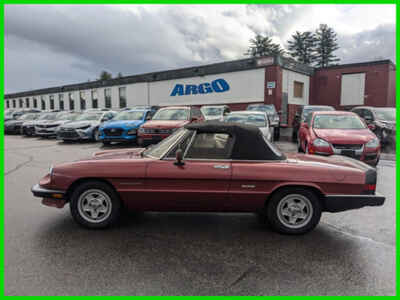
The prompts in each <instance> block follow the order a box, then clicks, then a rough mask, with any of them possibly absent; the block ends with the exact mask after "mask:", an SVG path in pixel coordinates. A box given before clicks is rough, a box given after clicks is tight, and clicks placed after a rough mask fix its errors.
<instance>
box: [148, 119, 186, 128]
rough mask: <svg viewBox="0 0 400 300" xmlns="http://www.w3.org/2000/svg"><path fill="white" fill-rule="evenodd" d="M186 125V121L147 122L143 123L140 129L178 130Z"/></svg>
mask: <svg viewBox="0 0 400 300" xmlns="http://www.w3.org/2000/svg"><path fill="white" fill-rule="evenodd" d="M188 123H189V121H188V120H174V121H168V120H166V121H165V120H153V121H148V122H146V123H144V124H143V125H142V128H163V129H168V128H179V127H182V126H184V125H186V124H188Z"/></svg>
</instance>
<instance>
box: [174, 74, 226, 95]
mask: <svg viewBox="0 0 400 300" xmlns="http://www.w3.org/2000/svg"><path fill="white" fill-rule="evenodd" d="M229 89H230V87H229V84H228V82H226V80H225V79H222V78H219V79H215V80H213V81H211V83H208V82H205V83H201V84H199V85H195V84H186V85H184V84H176V85H175V87H174V88H173V90H172V92H171V95H170V96H184V95H197V94H209V93H223V92H226V91H229Z"/></svg>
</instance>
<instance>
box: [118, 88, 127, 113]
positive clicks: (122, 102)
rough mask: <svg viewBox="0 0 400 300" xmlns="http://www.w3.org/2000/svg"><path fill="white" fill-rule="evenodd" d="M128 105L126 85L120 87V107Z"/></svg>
mask: <svg viewBox="0 0 400 300" xmlns="http://www.w3.org/2000/svg"><path fill="white" fill-rule="evenodd" d="M125 107H126V87H120V88H119V108H125Z"/></svg>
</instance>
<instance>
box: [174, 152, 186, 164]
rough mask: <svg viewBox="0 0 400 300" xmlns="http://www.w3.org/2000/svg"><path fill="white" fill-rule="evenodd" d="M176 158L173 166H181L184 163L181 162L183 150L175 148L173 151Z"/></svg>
mask: <svg viewBox="0 0 400 300" xmlns="http://www.w3.org/2000/svg"><path fill="white" fill-rule="evenodd" d="M175 157H176V160H175V162H174V165H175V166H183V165H184V164H185V163H184V162H183V152H182V149H178V150H176V153H175Z"/></svg>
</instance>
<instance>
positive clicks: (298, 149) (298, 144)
mask: <svg viewBox="0 0 400 300" xmlns="http://www.w3.org/2000/svg"><path fill="white" fill-rule="evenodd" d="M297 151H299V153H303V152H304V151H303V148H302V147H301V140H300V139H299V138H298V137H297Z"/></svg>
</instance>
